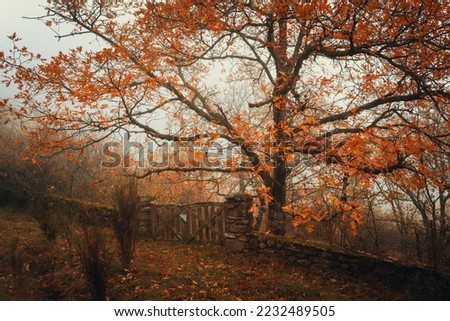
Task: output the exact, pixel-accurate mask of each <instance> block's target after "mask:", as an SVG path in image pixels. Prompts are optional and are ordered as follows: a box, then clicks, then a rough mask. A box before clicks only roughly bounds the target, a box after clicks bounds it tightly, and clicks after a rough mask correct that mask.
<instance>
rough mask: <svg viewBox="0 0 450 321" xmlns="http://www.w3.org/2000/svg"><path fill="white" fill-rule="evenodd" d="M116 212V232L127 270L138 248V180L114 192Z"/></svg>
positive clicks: (113, 221)
mask: <svg viewBox="0 0 450 321" xmlns="http://www.w3.org/2000/svg"><path fill="white" fill-rule="evenodd" d="M113 201H114V205H115V211H114V214H113V217H112V223H113V228H114V232H115V235H116V238H117V242H118V243H119V249H120V257H121V262H122V266H123V267H124V268H127V267H128V266H129V265H130V263H131V260H132V258H133V253H134V250H135V247H136V234H137V214H138V201H139V198H138V194H137V182H136V180H130V181H128V182H126V183H125V184H122V185H120V186H119V187H117V188H116V189H115V190H114V195H113Z"/></svg>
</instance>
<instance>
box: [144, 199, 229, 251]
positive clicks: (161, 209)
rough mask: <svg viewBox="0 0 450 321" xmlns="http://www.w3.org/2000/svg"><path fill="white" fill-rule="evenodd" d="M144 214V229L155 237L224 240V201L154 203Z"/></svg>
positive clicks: (187, 239) (167, 239) (183, 239)
mask: <svg viewBox="0 0 450 321" xmlns="http://www.w3.org/2000/svg"><path fill="white" fill-rule="evenodd" d="M142 214H143V217H142V219H141V228H142V230H143V232H144V234H145V235H146V236H147V237H150V238H153V239H155V240H165V241H170V240H177V241H184V242H191V241H211V242H220V243H222V242H223V241H224V235H225V214H226V204H224V203H195V204H186V205H167V204H164V205H157V204H152V205H150V206H148V207H147V208H146V209H145V211H144V212H143V213H142Z"/></svg>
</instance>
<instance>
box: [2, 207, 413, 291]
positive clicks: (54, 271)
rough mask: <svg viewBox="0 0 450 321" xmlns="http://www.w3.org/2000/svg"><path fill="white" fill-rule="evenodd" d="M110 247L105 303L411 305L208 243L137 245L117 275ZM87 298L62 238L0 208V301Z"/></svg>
mask: <svg viewBox="0 0 450 321" xmlns="http://www.w3.org/2000/svg"><path fill="white" fill-rule="evenodd" d="M74 234H76V231H75V232H74ZM110 235H111V238H113V232H112V231H110ZM15 238H17V248H16V253H17V255H20V258H21V261H20V262H22V263H21V264H23V266H22V273H20V275H19V277H17V275H16V276H15V275H13V274H17V273H13V271H12V269H11V268H12V267H11V266H10V264H8V262H9V261H8V260H9V258H8V256H9V254H8V253H9V252H10V250H11V246H12V244H13V242H14V239H15ZM111 247H112V249H110V250H111V251H114V252H115V253H116V255H115V256H114V257H113V258H112V259H111V262H109V266H110V273H109V275H110V277H109V279H108V280H107V298H108V299H111V300H372V299H375V300H376V299H387V300H390V299H409V298H408V297H405V296H404V294H402V293H400V292H399V293H395V292H392V290H390V291H388V290H386V289H384V288H383V287H382V286H380V285H377V284H375V285H369V284H365V283H363V282H361V281H359V280H356V279H353V278H351V277H349V276H346V275H340V274H336V273H327V274H308V273H305V272H304V271H302V270H301V269H299V268H296V267H292V266H286V265H284V264H283V263H281V262H278V261H277V260H276V259H273V258H272V259H270V258H267V257H256V256H245V255H242V254H235V253H230V252H227V251H226V250H225V249H224V248H221V247H219V246H217V245H213V244H200V243H194V244H183V243H170V242H154V241H144V240H140V241H138V243H137V248H136V253H135V256H134V260H133V261H132V262H131V265H130V268H129V269H126V270H123V269H122V268H121V264H120V256H119V254H118V251H117V244H115V243H112V245H111ZM89 299H91V295H90V294H89V289H88V287H87V285H86V282H85V281H84V277H83V267H82V265H81V263H80V260H79V257H77V253H76V251H75V250H73V249H71V248H70V244H69V242H67V240H66V239H63V238H61V237H59V238H57V240H56V241H55V242H49V241H48V240H47V239H46V238H45V237H44V236H43V234H42V232H41V231H40V229H39V226H38V224H37V223H36V222H35V221H34V220H33V219H32V218H30V217H29V216H27V215H26V214H24V213H20V212H17V211H13V210H9V209H0V300H89Z"/></svg>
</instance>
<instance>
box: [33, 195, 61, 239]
mask: <svg viewBox="0 0 450 321" xmlns="http://www.w3.org/2000/svg"><path fill="white" fill-rule="evenodd" d="M30 214H31V216H32V217H33V218H34V219H35V220H36V221H37V222H38V224H39V227H40V229H41V230H42V232H43V233H44V235H45V236H46V238H47V239H48V240H49V241H54V240H55V239H56V235H57V234H58V220H57V217H56V214H55V213H53V212H52V211H51V210H50V208H49V204H48V200H47V199H46V198H45V196H44V195H42V194H35V195H34V197H33V200H32V203H31V207H30Z"/></svg>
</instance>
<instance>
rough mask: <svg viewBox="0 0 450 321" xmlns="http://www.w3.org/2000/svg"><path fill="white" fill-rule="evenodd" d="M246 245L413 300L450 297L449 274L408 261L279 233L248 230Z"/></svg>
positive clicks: (262, 252) (260, 252) (308, 270)
mask: <svg viewBox="0 0 450 321" xmlns="http://www.w3.org/2000/svg"><path fill="white" fill-rule="evenodd" d="M248 240H249V244H251V246H247V249H250V250H251V251H253V252H254V253H258V254H260V255H276V256H277V257H281V258H282V259H283V260H284V261H285V262H286V263H287V264H293V265H297V266H300V267H301V268H303V269H305V270H306V271H307V272H309V273H320V274H321V275H324V274H325V275H326V274H327V273H330V272H343V273H346V274H349V275H352V276H354V277H356V278H358V279H362V280H364V281H367V282H370V283H380V284H383V285H388V286H390V287H391V288H393V289H395V290H401V291H408V292H409V293H411V297H415V298H416V299H417V300H428V299H433V300H435V299H439V300H450V277H449V276H445V275H443V274H441V273H438V272H437V271H435V270H432V269H430V268H428V267H425V266H418V265H408V264H405V263H402V262H398V261H395V260H391V259H382V258H378V257H375V256H371V255H368V254H365V253H358V254H354V253H347V252H345V251H339V250H336V249H331V248H326V247H320V246H316V245H310V244H304V243H300V242H295V241H293V240H289V239H286V238H283V237H277V236H267V235H258V234H255V233H254V234H249V237H248Z"/></svg>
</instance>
